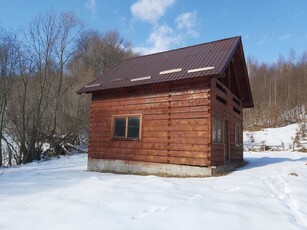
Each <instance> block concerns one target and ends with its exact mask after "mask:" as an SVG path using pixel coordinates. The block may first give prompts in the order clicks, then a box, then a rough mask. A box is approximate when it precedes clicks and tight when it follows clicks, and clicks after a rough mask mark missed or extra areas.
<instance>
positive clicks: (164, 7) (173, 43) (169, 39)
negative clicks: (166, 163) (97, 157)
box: [0, 0, 307, 62]
mask: <svg viewBox="0 0 307 230" xmlns="http://www.w3.org/2000/svg"><path fill="white" fill-rule="evenodd" d="M0 4H1V5H0V6H1V7H0V26H2V27H4V28H6V29H8V30H11V31H17V32H18V31H21V30H22V29H24V28H25V27H26V26H27V25H28V23H29V22H30V21H31V20H32V19H33V18H34V17H35V16H36V15H37V14H38V13H39V12H44V11H46V10H49V9H51V8H52V9H53V10H54V11H56V12H64V11H73V12H75V14H76V15H77V16H78V17H79V18H81V19H82V20H83V22H84V24H85V26H86V27H87V28H93V29H97V30H99V31H101V32H104V31H107V30H111V29H116V30H118V31H119V32H121V33H122V35H123V36H124V37H125V38H126V39H127V40H130V41H131V42H132V44H133V46H134V49H135V51H137V52H139V53H143V54H147V53H153V52H159V51H164V50H169V49H174V48H179V47H183V46H188V45H194V44H199V43H204V42H208V41H213V40H218V39H223V38H227V37H232V36H238V35H240V36H242V39H243V45H244V49H245V55H246V56H251V57H255V58H257V59H258V60H260V61H269V62H272V61H275V60H276V59H277V58H278V57H279V54H280V53H281V54H283V55H284V56H288V53H289V50H290V48H294V50H295V51H296V52H297V54H301V53H302V51H303V50H307V1H306V0H292V1H289V0H280V1H277V0H271V1H264V0H258V1H246V0H245V1H243V0H237V1H230V0H228V1H227V0H223V1H222V0H215V1H214V0H212V1H209V0H207V1H205V0H49V1H48V0H44V1H42V0H0Z"/></svg>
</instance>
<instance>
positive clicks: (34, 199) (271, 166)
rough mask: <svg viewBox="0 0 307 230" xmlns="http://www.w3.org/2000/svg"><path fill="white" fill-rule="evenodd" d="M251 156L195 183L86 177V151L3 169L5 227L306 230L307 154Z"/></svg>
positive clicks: (0, 213)
mask: <svg viewBox="0 0 307 230" xmlns="http://www.w3.org/2000/svg"><path fill="white" fill-rule="evenodd" d="M245 159H246V160H247V161H248V162H249V164H248V165H247V166H245V167H244V168H241V169H240V170H238V171H235V172H233V173H231V174H229V175H227V176H222V177H212V178H192V179H191V178H161V177H156V176H132V175H115V174H103V173H93V172H86V160H87V155H85V154H82V155H75V156H71V157H62V158H61V159H57V160H50V161H46V162H40V163H31V164H28V165H24V166H20V167H16V168H9V169H5V170H4V171H3V169H0V170H1V171H0V174H1V175H0V229H1V230H2V229H5V230H6V229H8V230H19V229H23V230H27V229H31V230H35V229H57V230H61V229H65V230H68V229H73V230H77V229H142V230H143V229H168V230H170V229H189V230H192V229H222V228H224V229H225V228H227V229H236V230H237V229H257V230H258V229H279V230H280V229H285V230H291V229H307V154H306V153H305V154H304V153H298V152H258V153H245Z"/></svg>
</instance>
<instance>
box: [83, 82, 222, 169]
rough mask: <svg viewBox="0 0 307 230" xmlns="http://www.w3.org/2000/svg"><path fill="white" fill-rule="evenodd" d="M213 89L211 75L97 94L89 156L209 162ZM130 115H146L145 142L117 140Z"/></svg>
mask: <svg viewBox="0 0 307 230" xmlns="http://www.w3.org/2000/svg"><path fill="white" fill-rule="evenodd" d="M209 93H210V79H208V78H201V79H197V80H195V79H189V80H184V81H177V82H176V81H175V82H167V83H159V84H155V85H148V86H146V85H143V86H138V87H136V88H130V89H122V90H112V91H107V90H106V91H100V92H95V93H93V98H92V104H91V126H90V138H89V158H92V159H120V160H126V161H141V162H156V163H169V164H179V165H193V166H210V165H211V163H210V144H209V143H210V132H211V131H210V114H209V108H210V100H209ZM217 108H218V107H217ZM125 114H136V115H139V114H141V115H142V126H141V140H112V116H113V115H125Z"/></svg>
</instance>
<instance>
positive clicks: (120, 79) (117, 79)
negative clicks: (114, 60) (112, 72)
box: [111, 77, 127, 82]
mask: <svg viewBox="0 0 307 230" xmlns="http://www.w3.org/2000/svg"><path fill="white" fill-rule="evenodd" d="M122 80H127V79H126V78H122V77H120V78H115V79H112V80H111V81H113V82H114V81H122Z"/></svg>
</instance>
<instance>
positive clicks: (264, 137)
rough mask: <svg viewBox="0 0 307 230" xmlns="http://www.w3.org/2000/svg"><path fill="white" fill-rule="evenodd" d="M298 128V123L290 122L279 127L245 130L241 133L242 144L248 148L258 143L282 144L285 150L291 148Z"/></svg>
mask: <svg viewBox="0 0 307 230" xmlns="http://www.w3.org/2000/svg"><path fill="white" fill-rule="evenodd" d="M298 129H299V126H298V124H292V125H288V126H285V127H280V128H267V129H264V130H261V131H253V132H250V131H246V132H244V134H243V139H244V146H245V148H248V147H251V146H253V145H260V144H265V145H269V146H278V145H282V144H283V145H284V148H285V149H286V150H287V149H292V145H293V139H294V137H295V134H296V132H297V130H298ZM252 139H253V141H252Z"/></svg>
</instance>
